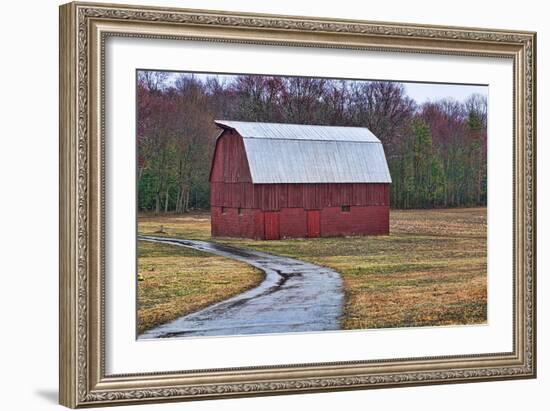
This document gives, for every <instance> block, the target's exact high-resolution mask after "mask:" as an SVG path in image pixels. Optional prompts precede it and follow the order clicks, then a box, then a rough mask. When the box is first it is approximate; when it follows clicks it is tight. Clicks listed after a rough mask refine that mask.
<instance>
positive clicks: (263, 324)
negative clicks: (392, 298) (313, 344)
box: [138, 236, 344, 339]
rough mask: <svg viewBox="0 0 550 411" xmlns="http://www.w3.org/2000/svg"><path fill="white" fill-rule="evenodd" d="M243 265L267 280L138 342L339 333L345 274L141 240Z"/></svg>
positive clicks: (258, 255) (245, 252)
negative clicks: (166, 339) (154, 339)
mask: <svg viewBox="0 0 550 411" xmlns="http://www.w3.org/2000/svg"><path fill="white" fill-rule="evenodd" d="M139 239H140V240H145V241H153V242H159V243H164V244H172V245H178V246H182V247H189V248H193V249H195V250H200V251H205V252H208V253H212V254H216V255H220V256H223V257H228V258H232V259H234V260H239V261H243V262H245V263H248V264H250V265H252V266H254V267H257V268H259V269H261V270H263V271H264V272H265V274H266V277H265V280H264V281H263V282H262V283H261V284H260V285H258V286H257V287H255V288H253V289H251V290H248V291H245V292H244V293H242V294H239V295H236V296H234V297H231V298H229V299H227V300H224V301H222V302H219V303H216V304H213V305H211V306H209V307H206V308H204V309H202V310H200V311H196V312H194V313H191V314H188V315H184V316H182V317H179V318H177V319H175V320H173V321H170V322H168V323H166V324H162V325H160V326H157V327H155V328H153V329H150V330H148V331H146V332H145V333H143V334H141V335H139V337H138V338H139V339H150V338H169V337H187V336H213V335H242V334H266V333H287V332H304V331H324V330H337V329H339V328H340V323H339V320H340V317H341V315H342V308H343V298H344V294H343V287H342V280H341V278H340V275H339V274H338V273H337V272H335V271H333V270H331V269H329V268H325V267H320V266H318V265H315V264H311V263H306V262H304V261H300V260H295V259H293V258H288V257H281V256H276V255H273V254H268V253H263V252H260V251H255V250H250V249H242V248H236V247H230V246H225V245H221V244H215V243H209V242H206V241H195V240H183V239H176V238H166V237H152V236H140V237H139Z"/></svg>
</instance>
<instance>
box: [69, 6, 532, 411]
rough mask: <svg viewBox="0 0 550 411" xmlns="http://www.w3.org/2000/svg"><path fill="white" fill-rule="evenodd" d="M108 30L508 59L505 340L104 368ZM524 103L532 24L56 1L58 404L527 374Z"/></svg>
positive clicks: (528, 193)
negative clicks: (465, 351)
mask: <svg viewBox="0 0 550 411" xmlns="http://www.w3.org/2000/svg"><path fill="white" fill-rule="evenodd" d="M110 37H129V38H143V39H172V40H178V41H184V40H189V39H195V40H196V39H199V40H205V41H214V42H229V43H230V42H235V43H245V44H259V45H282V46H306V47H314V48H315V47H328V48H343V49H345V48H349V49H354V50H375V51H391V52H398V53H426V54H435V55H453V56H479V57H498V58H504V59H510V60H511V61H512V62H513V76H514V78H513V88H514V90H513V98H514V102H513V103H514V111H513V136H514V150H513V155H514V161H513V163H514V164H513V174H514V175H513V190H514V194H513V198H514V204H513V220H514V221H513V231H514V232H513V237H514V250H513V254H514V256H513V257H514V258H513V261H514V267H513V272H514V284H513V294H514V295H513V314H512V315H513V337H512V338H513V350H512V351H510V352H495V353H493V352H491V353H487V354H474V355H458V356H437V357H419V358H402V359H380V360H365V361H361V360H359V361H348V362H326V363H315V364H311V363H306V364H292V365H288V366H287V365H283V366H282V365H271V366H270V365H266V366H254V367H237V368H235V367H232V368H223V369H204V370H187V371H178V370H174V371H173V372H156V373H153V372H152V373H147V372H145V373H140V374H117V375H108V374H106V371H105V327H106V325H105V310H104V308H105V307H104V304H105V286H106V284H105V236H106V231H105V215H104V213H105V207H106V206H108V204H105V168H104V167H105V150H106V148H105V111H104V110H105V92H106V90H105V88H106V84H105V77H104V74H105V73H104V70H105V59H106V53H105V42H106V40H107V39H108V38H110ZM535 102H536V34H535V33H533V32H518V31H507V30H488V29H479V28H475V29H474V28H461V27H442V26H432V25H413V24H401V23H399V24H397V23H381V22H366V21H354V20H331V19H317V18H311V17H294V16H275V15H258V14H246V13H230V12H221V11H220V12H218V11H200V10H185V9H168V8H158V7H157V8H156V7H135V6H121V5H108V4H93V3H78V2H77V3H69V4H66V5H63V6H61V7H60V180H59V181H60V280H59V281H60V283H59V285H60V288H59V292H60V403H61V404H62V405H65V406H67V407H71V408H77V407H84V406H103V405H116V404H128V403H143V402H162V401H169V400H170V401H173V400H181V401H183V400H198V399H214V398H227V397H242V396H254V395H274V394H292V393H307V392H320V391H330V390H350V389H370V388H383V387H397V386H412V385H426V384H443V383H466V382H476V381H493V380H504V379H519V378H535V376H536V327H535V325H536V278H535V275H536V206H535V204H536V189H535V187H536V180H535V179H536V175H535V168H536V167H535V166H536V107H535ZM131 315H133V314H132V313H129V316H131ZM266 364H269V359H266Z"/></svg>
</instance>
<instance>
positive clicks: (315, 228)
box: [307, 210, 321, 238]
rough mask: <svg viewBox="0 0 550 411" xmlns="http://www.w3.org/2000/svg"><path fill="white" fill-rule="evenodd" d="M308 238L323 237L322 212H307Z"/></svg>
mask: <svg viewBox="0 0 550 411" xmlns="http://www.w3.org/2000/svg"><path fill="white" fill-rule="evenodd" d="M307 236H308V237H309V238H316V237H320V236H321V212H320V211H319V210H307Z"/></svg>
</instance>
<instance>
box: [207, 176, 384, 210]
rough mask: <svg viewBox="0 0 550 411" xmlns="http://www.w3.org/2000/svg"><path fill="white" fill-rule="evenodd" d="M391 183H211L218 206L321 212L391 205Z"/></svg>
mask: <svg viewBox="0 0 550 411" xmlns="http://www.w3.org/2000/svg"><path fill="white" fill-rule="evenodd" d="M389 203H390V190H389V184H252V183H249V182H231V183H226V182H212V183H211V205H213V206H216V207H245V208H259V209H261V210H264V211H276V210H281V209H283V208H305V209H312V210H314V209H321V208H325V207H339V206H341V205H349V206H378V205H389Z"/></svg>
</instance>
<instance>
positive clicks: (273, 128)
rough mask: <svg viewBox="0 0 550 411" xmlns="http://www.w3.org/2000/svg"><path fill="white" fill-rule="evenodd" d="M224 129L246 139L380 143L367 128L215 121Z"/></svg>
mask: <svg viewBox="0 0 550 411" xmlns="http://www.w3.org/2000/svg"><path fill="white" fill-rule="evenodd" d="M215 123H216V124H217V125H218V126H220V127H222V128H232V129H235V130H237V131H238V132H239V134H240V135H241V136H243V137H245V138H269V139H283V140H322V141H357V142H364V143H368V142H370V143H380V140H378V138H376V136H375V135H374V134H372V133H371V131H370V130H369V129H368V128H365V127H338V126H317V125H309V124H286V123H253V122H247V121H226V120H215Z"/></svg>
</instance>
